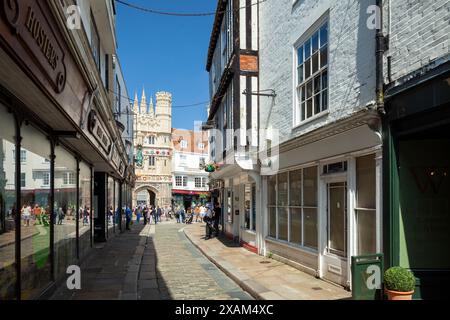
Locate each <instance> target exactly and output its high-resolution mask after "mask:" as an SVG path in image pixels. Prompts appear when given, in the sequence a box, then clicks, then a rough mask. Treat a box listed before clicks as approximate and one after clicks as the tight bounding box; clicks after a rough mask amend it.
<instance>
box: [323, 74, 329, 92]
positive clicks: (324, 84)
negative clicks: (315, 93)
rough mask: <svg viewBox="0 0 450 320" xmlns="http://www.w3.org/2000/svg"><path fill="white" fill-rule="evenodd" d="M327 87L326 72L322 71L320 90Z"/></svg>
mask: <svg viewBox="0 0 450 320" xmlns="http://www.w3.org/2000/svg"><path fill="white" fill-rule="evenodd" d="M325 89H328V72H327V71H324V72H323V73H322V90H325Z"/></svg>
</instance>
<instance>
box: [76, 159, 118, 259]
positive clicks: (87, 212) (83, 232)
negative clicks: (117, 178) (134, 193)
mask: <svg viewBox="0 0 450 320" xmlns="http://www.w3.org/2000/svg"><path fill="white" fill-rule="evenodd" d="M119 189H120V188H119V185H118V184H116V190H115V193H116V194H115V195H114V202H115V205H114V207H115V209H116V212H117V209H118V204H119ZM79 201H80V213H79V217H78V218H79V219H80V222H79V231H78V232H79V234H80V240H79V244H80V258H82V257H84V256H85V255H86V254H87V253H88V252H89V249H90V247H91V237H90V230H91V169H90V168H89V166H88V165H87V164H86V163H84V162H80V200H79ZM116 223H118V221H117V222H116Z"/></svg>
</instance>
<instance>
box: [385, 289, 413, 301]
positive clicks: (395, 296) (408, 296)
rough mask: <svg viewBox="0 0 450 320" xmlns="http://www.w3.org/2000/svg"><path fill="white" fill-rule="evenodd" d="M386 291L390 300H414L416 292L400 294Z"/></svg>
mask: <svg viewBox="0 0 450 320" xmlns="http://www.w3.org/2000/svg"><path fill="white" fill-rule="evenodd" d="M385 291H386V294H387V296H388V300H412V295H413V294H414V291H409V292H400V291H393V290H388V289H385Z"/></svg>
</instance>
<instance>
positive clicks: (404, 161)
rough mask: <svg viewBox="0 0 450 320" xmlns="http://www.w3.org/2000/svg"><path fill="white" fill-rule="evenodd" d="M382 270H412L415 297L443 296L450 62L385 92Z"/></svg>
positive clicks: (449, 231)
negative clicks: (398, 268) (386, 268)
mask: <svg viewBox="0 0 450 320" xmlns="http://www.w3.org/2000/svg"><path fill="white" fill-rule="evenodd" d="M387 98H388V100H387V101H388V103H387V114H386V118H385V133H384V136H385V147H384V148H385V150H384V153H385V154H386V155H387V157H386V159H385V162H384V166H385V167H384V171H385V175H384V179H385V181H384V186H385V201H384V205H385V215H384V228H385V229H384V230H385V234H384V239H385V240H384V251H385V255H386V262H387V263H386V266H387V267H390V266H402V267H404V268H408V269H410V270H411V271H413V273H414V275H415V277H416V279H417V281H416V291H415V298H420V299H436V298H437V299H445V298H449V293H448V290H447V288H448V286H449V285H450V253H449V250H448V244H449V243H450V179H449V178H450V64H449V63H447V64H444V65H442V66H441V67H438V68H437V69H435V70H433V71H431V72H429V73H426V74H424V75H423V76H422V77H419V78H416V79H414V80H412V81H409V82H406V83H405V84H404V85H402V86H401V87H394V88H391V89H390V90H388V94H387Z"/></svg>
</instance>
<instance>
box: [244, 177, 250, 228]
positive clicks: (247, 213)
mask: <svg viewBox="0 0 450 320" xmlns="http://www.w3.org/2000/svg"><path fill="white" fill-rule="evenodd" d="M251 193H252V188H251V185H248V184H246V185H245V199H244V209H245V212H244V213H245V216H244V228H245V229H247V230H249V229H250V226H251V201H252V194H251Z"/></svg>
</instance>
